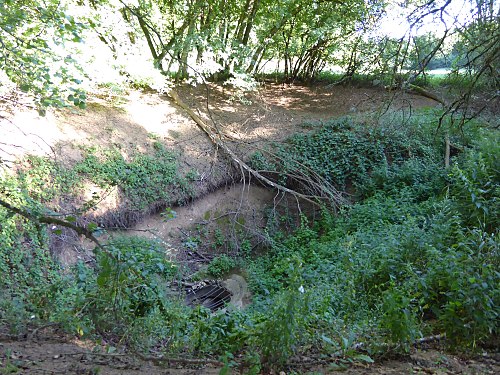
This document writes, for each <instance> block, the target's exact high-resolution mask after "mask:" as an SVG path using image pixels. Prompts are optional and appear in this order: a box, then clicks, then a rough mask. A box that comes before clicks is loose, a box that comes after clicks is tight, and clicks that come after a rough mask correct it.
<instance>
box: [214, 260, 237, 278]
mask: <svg viewBox="0 0 500 375" xmlns="http://www.w3.org/2000/svg"><path fill="white" fill-rule="evenodd" d="M236 265H237V262H236V261H235V260H234V259H233V258H230V257H229V256H227V255H219V256H216V257H215V258H214V259H212V261H211V262H210V264H209V265H208V268H207V273H208V274H209V275H210V276H213V277H215V278H221V277H223V276H225V275H227V274H228V273H229V272H230V271H231V270H232V269H233V268H234V267H236Z"/></svg>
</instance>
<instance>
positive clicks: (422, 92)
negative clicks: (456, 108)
mask: <svg viewBox="0 0 500 375" xmlns="http://www.w3.org/2000/svg"><path fill="white" fill-rule="evenodd" d="M409 88H410V89H412V90H413V91H415V92H416V93H417V94H419V95H422V96H424V97H426V98H429V99H432V100H434V101H436V102H438V103H439V104H442V105H443V106H444V107H446V106H447V104H446V102H445V101H444V99H442V98H440V97H439V96H437V95H436V94H434V93H432V92H430V91H428V90H426V89H424V88H423V87H420V86H417V85H414V84H412V83H410V84H409Z"/></svg>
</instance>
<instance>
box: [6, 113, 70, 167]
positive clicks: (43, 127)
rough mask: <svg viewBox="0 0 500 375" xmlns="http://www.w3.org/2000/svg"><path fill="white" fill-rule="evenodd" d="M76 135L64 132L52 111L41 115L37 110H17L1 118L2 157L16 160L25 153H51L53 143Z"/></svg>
mask: <svg viewBox="0 0 500 375" xmlns="http://www.w3.org/2000/svg"><path fill="white" fill-rule="evenodd" d="M75 136H76V135H75V134H66V133H62V132H61V129H60V128H59V127H58V126H57V121H56V119H55V117H54V115H53V114H51V113H47V115H46V116H45V117H41V116H39V115H38V113H37V112H36V111H16V112H15V113H14V114H13V115H11V116H9V119H5V118H2V119H0V139H1V143H0V146H1V147H0V158H2V159H4V160H8V161H14V160H15V159H16V158H17V157H20V156H22V155H24V154H34V155H46V154H50V153H52V151H53V150H52V145H54V144H56V143H57V142H58V141H61V140H68V139H71V138H73V137H75Z"/></svg>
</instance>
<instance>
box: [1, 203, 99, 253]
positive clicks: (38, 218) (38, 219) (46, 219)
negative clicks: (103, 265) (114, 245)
mask: <svg viewBox="0 0 500 375" xmlns="http://www.w3.org/2000/svg"><path fill="white" fill-rule="evenodd" d="M0 206H3V207H4V208H6V209H7V210H9V211H11V212H14V213H16V214H18V215H21V216H23V217H25V218H26V219H28V220H31V221H34V222H35V223H40V224H53V225H59V226H61V227H66V228H69V229H72V230H74V231H75V232H76V233H78V234H79V235H83V236H85V237H87V238H88V239H89V240H91V241H92V242H94V243H95V244H96V245H97V247H98V248H99V249H101V250H104V247H103V246H102V245H101V243H100V242H99V241H98V240H97V238H95V236H94V235H93V234H92V231H90V230H88V229H87V228H84V227H79V226H77V225H75V224H73V223H70V222H69V221H65V220H61V219H58V218H55V217H51V216H43V215H39V214H35V213H33V212H30V211H29V210H22V209H20V208H18V207H15V206H13V205H11V204H10V203H8V202H6V201H5V200H3V199H0Z"/></svg>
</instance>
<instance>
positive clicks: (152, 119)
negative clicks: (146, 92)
mask: <svg viewBox="0 0 500 375" xmlns="http://www.w3.org/2000/svg"><path fill="white" fill-rule="evenodd" d="M127 112H128V113H129V115H130V117H131V119H132V120H133V121H134V122H135V123H136V124H137V125H139V126H142V127H143V128H144V129H145V130H146V131H147V132H148V133H154V134H158V135H161V136H168V131H169V130H175V129H177V128H180V126H181V124H180V123H179V122H177V121H169V119H170V118H171V117H172V116H175V115H177V110H176V108H174V107H173V106H171V105H170V104H169V103H168V102H166V101H162V102H160V103H156V104H152V103H147V102H146V101H145V100H144V99H143V97H142V95H141V94H140V93H139V92H132V93H130V97H129V103H128V104H127Z"/></svg>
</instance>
